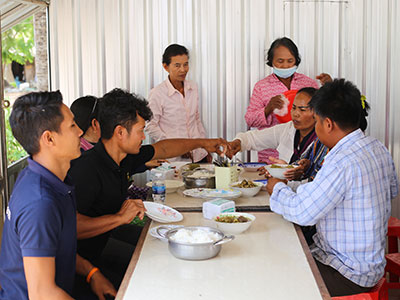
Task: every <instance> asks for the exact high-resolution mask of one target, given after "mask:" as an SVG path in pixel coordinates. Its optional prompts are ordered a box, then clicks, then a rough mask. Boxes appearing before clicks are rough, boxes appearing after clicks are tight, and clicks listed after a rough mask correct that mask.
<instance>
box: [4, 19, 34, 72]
mask: <svg viewBox="0 0 400 300" xmlns="http://www.w3.org/2000/svg"><path fill="white" fill-rule="evenodd" d="M34 46H35V39H34V30H33V17H29V18H27V19H26V20H24V21H22V22H21V23H18V24H17V25H15V26H13V27H12V28H10V29H8V30H7V31H6V32H3V33H2V56H3V64H9V63H11V62H12V61H16V62H17V63H19V64H21V65H24V64H25V63H26V62H27V61H29V62H30V63H32V62H33V59H34Z"/></svg>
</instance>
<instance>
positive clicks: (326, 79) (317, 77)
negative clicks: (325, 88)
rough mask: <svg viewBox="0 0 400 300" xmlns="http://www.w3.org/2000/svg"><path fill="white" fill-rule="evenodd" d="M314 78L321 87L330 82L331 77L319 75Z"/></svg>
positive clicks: (323, 74)
mask: <svg viewBox="0 0 400 300" xmlns="http://www.w3.org/2000/svg"><path fill="white" fill-rule="evenodd" d="M315 78H316V79H318V80H319V81H320V82H321V85H324V84H325V83H327V82H331V81H332V77H331V75H329V74H327V73H321V74H319V75H318V76H316V77H315Z"/></svg>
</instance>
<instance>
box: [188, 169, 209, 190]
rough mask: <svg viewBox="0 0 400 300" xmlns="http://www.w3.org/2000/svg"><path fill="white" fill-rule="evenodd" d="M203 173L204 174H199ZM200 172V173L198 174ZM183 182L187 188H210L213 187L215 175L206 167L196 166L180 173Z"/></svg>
mask: <svg viewBox="0 0 400 300" xmlns="http://www.w3.org/2000/svg"><path fill="white" fill-rule="evenodd" d="M201 173H203V174H204V175H201ZM198 174H200V175H198ZM182 178H183V182H184V183H185V187H186V188H187V189H194V188H210V189H215V175H214V173H213V172H212V171H210V170H209V169H206V168H197V169H195V170H193V171H186V172H184V173H183V174H182Z"/></svg>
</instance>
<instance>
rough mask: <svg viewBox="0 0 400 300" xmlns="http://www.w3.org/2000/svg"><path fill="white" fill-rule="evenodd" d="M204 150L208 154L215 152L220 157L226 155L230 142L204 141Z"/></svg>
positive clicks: (218, 140)
mask: <svg viewBox="0 0 400 300" xmlns="http://www.w3.org/2000/svg"><path fill="white" fill-rule="evenodd" d="M202 144H203V145H202V148H204V149H205V150H206V151H207V152H215V153H217V154H218V155H221V154H225V153H226V151H227V149H228V142H227V141H226V140H225V139H223V138H219V139H204V140H203V142H202Z"/></svg>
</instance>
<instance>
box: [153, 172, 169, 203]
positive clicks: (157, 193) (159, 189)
mask: <svg viewBox="0 0 400 300" xmlns="http://www.w3.org/2000/svg"><path fill="white" fill-rule="evenodd" d="M165 191H166V188H165V182H164V175H163V174H162V173H155V174H154V177H153V184H152V193H153V201H154V202H158V203H162V204H164V202H165Z"/></svg>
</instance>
